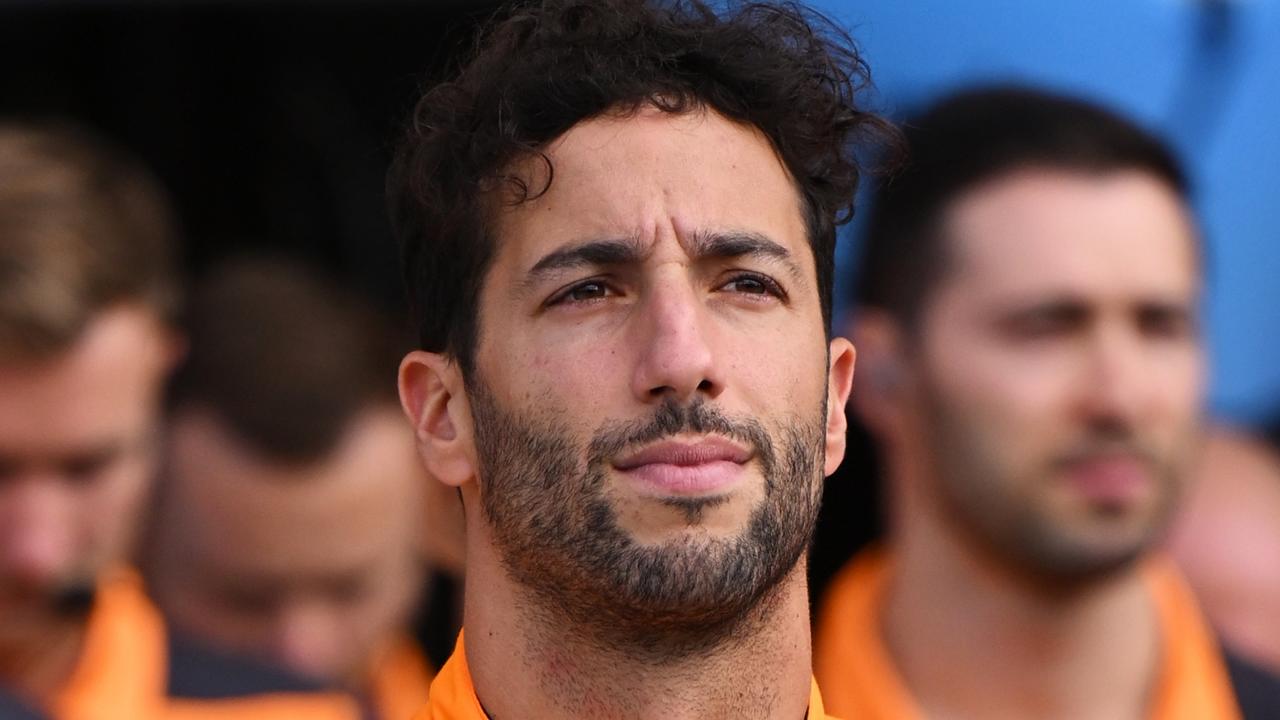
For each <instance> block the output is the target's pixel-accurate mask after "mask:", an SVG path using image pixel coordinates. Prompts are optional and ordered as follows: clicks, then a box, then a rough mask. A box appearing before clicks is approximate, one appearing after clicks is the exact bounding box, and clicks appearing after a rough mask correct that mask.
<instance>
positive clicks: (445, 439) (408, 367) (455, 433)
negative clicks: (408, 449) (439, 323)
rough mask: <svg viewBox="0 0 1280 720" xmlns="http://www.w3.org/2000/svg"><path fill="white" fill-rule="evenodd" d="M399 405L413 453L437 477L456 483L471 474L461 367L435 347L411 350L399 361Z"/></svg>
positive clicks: (471, 443) (472, 459)
mask: <svg viewBox="0 0 1280 720" xmlns="http://www.w3.org/2000/svg"><path fill="white" fill-rule="evenodd" d="M399 385H400V406H401V407H402V408H404V414H405V415H406V416H408V418H409V422H410V424H411V425H413V434H414V437H415V438H416V440H417V445H418V455H419V456H420V457H421V458H422V464H423V465H425V466H426V468H427V472H429V473H430V474H431V475H432V476H433V477H435V478H437V479H438V480H440V482H442V483H444V484H446V485H450V486H453V487H460V486H462V485H464V484H466V483H468V482H470V481H472V480H474V479H475V476H476V454H475V443H474V441H473V438H472V434H471V428H472V424H471V408H470V406H469V405H468V403H467V396H466V393H465V392H463V389H464V387H465V385H464V383H463V381H462V371H461V370H460V369H459V368H458V365H457V363H454V362H453V361H452V360H450V359H449V358H447V357H445V356H444V355H441V354H438V353H429V352H424V351H422V350H415V351H413V352H411V353H409V354H408V355H406V356H405V357H404V359H403V360H401V361H400V382H399Z"/></svg>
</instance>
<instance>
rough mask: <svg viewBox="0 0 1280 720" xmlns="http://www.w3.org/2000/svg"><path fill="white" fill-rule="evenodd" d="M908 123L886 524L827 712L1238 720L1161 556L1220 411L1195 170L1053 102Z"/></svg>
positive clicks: (849, 597)
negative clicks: (1213, 396)
mask: <svg viewBox="0 0 1280 720" xmlns="http://www.w3.org/2000/svg"><path fill="white" fill-rule="evenodd" d="M908 127H909V128H910V130H909V133H908V145H909V152H910V154H911V159H910V160H909V164H908V166H907V167H906V168H905V169H904V170H903V171H902V172H901V173H900V174H899V175H898V176H897V177H894V178H892V179H891V180H889V181H888V182H887V183H886V184H885V185H884V187H883V188H882V189H881V192H880V194H879V196H878V197H877V199H876V202H875V205H874V208H873V210H872V218H871V223H870V227H869V230H868V235H867V238H866V246H865V254H864V264H863V265H862V267H861V275H860V281H859V283H858V298H857V305H858V307H857V310H856V317H855V318H854V321H853V322H854V328H853V332H854V338H855V341H856V342H858V347H859V349H860V351H861V358H860V362H861V368H862V373H861V374H860V376H861V377H865V378H867V380H866V382H865V384H863V385H862V386H861V387H860V388H859V392H858V393H857V394H855V398H854V406H855V408H856V409H857V410H858V412H859V413H860V415H861V416H862V418H863V419H864V420H865V422H866V423H867V424H868V426H869V427H870V428H871V430H872V432H873V433H874V434H875V435H876V436H877V437H878V438H879V441H880V446H881V449H882V450H883V454H884V457H883V461H884V466H885V468H886V469H887V473H888V477H887V480H888V486H889V487H888V495H889V505H890V511H889V526H890V529H889V534H888V537H887V541H886V544H885V547H883V548H881V549H878V550H873V551H870V552H865V553H863V554H862V555H861V556H859V557H857V558H855V559H854V560H853V562H852V563H851V564H850V565H849V566H848V567H847V568H846V569H845V570H844V571H842V573H841V574H840V576H839V577H838V578H837V579H836V580H835V582H834V583H833V585H832V587H831V589H830V591H829V592H828V594H827V597H826V598H825V601H824V603H823V609H822V611H821V614H820V616H819V629H818V632H817V636H816V637H817V639H816V641H815V644H816V659H815V666H816V671H817V674H818V678H819V681H820V682H822V683H823V687H824V688H825V689H826V691H827V693H828V695H829V700H830V705H831V707H832V708H833V710H834V711H835V712H837V713H844V714H846V715H848V716H850V717H858V718H872V719H874V718H895V719H896V718H915V717H920V718H923V717H946V718H1031V717H1034V718H1139V717H1150V718H1159V719H1161V720H1165V719H1168V718H1199V719H1210V718H1235V717H1238V716H1239V712H1240V709H1239V707H1238V706H1237V705H1238V703H1237V698H1236V697H1235V694H1234V693H1233V688H1232V683H1231V678H1230V677H1229V676H1228V672H1227V668H1226V665H1225V663H1224V659H1223V656H1222V653H1221V651H1220V650H1219V648H1218V646H1217V643H1216V642H1215V640H1214V638H1213V636H1212V634H1211V633H1210V632H1209V630H1208V629H1207V628H1206V626H1205V623H1204V621H1203V619H1202V618H1201V616H1200V613H1199V611H1198V610H1197V608H1196V606H1195V603H1194V601H1193V600H1192V598H1191V596H1190V594H1189V592H1188V591H1187V589H1186V588H1185V587H1184V585H1183V583H1182V581H1181V580H1180V579H1179V577H1178V576H1177V574H1176V573H1175V572H1174V571H1173V570H1172V568H1171V566H1170V565H1169V564H1168V563H1167V562H1166V561H1165V560H1164V559H1162V558H1160V557H1157V556H1155V554H1154V553H1152V552H1151V549H1152V548H1153V546H1154V545H1155V544H1156V542H1157V541H1158V539H1159V537H1160V534H1161V531H1162V530H1163V529H1164V528H1165V526H1166V523H1167V522H1168V520H1169V518H1170V515H1171V513H1172V512H1173V511H1174V509H1175V508H1177V506H1178V502H1179V498H1180V496H1181V494H1182V491H1183V486H1184V485H1185V484H1186V478H1187V475H1188V472H1189V470H1190V469H1191V466H1192V463H1193V461H1194V459H1195V449H1196V446H1197V445H1198V433H1199V428H1200V422H1201V395H1202V387H1203V371H1204V357H1203V347H1202V341H1201V336H1200V330H1199V322H1198V305H1199V301H1200V293H1201V284H1202V282H1201V267H1200V259H1199V252H1200V250H1199V241H1198V239H1197V237H1196V231H1195V226H1194V222H1193V220H1192V218H1191V215H1190V211H1189V208H1188V204H1187V186H1186V181H1185V179H1184V177H1183V174H1182V172H1181V170H1180V169H1179V167H1178V165H1177V163H1176V161H1175V160H1174V158H1173V157H1172V155H1171V154H1170V153H1169V152H1168V151H1167V150H1166V149H1165V148H1164V147H1163V146H1162V145H1161V144H1160V143H1159V142H1158V141H1157V140H1155V139H1154V138H1152V137H1151V136H1149V135H1148V134H1146V133H1145V132H1143V131H1142V130H1140V129H1138V128H1137V127H1135V126H1133V125H1132V124H1130V123H1129V122H1127V121H1125V120H1123V119H1120V118H1118V117H1116V116H1114V115H1112V114H1110V113H1108V112H1106V111H1104V110H1101V109H1099V108H1096V107H1094V106H1091V105H1088V104H1086V103H1083V102H1079V101H1076V100H1071V99H1064V98H1058V97H1055V96H1051V95H1045V94H1040V93H1037V92H1034V91H1023V90H1016V89H1011V90H989V91H973V92H969V93H962V94H960V95H958V96H956V97H953V98H951V99H948V100H946V101H943V102H942V103H941V104H939V105H938V106H935V107H934V108H933V109H932V110H930V111H929V112H927V113H925V114H924V115H923V116H921V117H920V118H918V119H916V120H915V121H912V122H910V123H909V124H908ZM1273 697H1274V696H1273ZM1271 707H1272V711H1274V707H1275V706H1274V705H1273V706H1271Z"/></svg>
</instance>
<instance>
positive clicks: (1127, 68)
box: [814, 0, 1280, 423]
mask: <svg viewBox="0 0 1280 720" xmlns="http://www.w3.org/2000/svg"><path fill="white" fill-rule="evenodd" d="M814 2H815V4H816V5H817V6H818V7H820V8H822V9H823V10H824V11H826V12H827V13H829V14H830V15H831V16H832V17H834V18H835V19H837V20H839V21H841V22H842V24H844V25H846V26H847V27H850V28H852V29H853V32H854V35H855V37H856V38H857V40H858V42H859V43H860V45H861V46H862V49H863V50H864V52H865V54H866V57H867V59H868V61H869V63H870V65H871V69H872V75H873V77H874V79H875V82H876V86H877V88H878V91H879V98H878V102H879V103H880V106H881V109H882V110H883V111H885V112H887V113H889V114H891V115H893V116H895V117H901V116H902V115H903V114H904V113H909V112H911V111H913V110H914V109H916V108H918V107H920V106H921V105H922V104H924V103H927V102H929V101H930V100H932V99H934V98H936V97H937V96H938V95H939V94H940V93H945V92H948V91H950V90H953V89H956V88H958V87H960V86H963V85H966V84H970V83H973V82H983V81H1020V82H1027V83H1035V84H1040V85H1043V86H1046V87H1049V88H1055V89H1059V90H1064V91H1068V92H1072V93H1075V94H1079V95H1083V96H1086V97H1090V98H1093V99H1095V100H1097V101H1101V102H1103V103H1105V104H1107V105H1110V106H1111V107H1113V108H1116V109H1118V110H1121V111H1124V112H1127V113H1129V114H1130V115H1131V116H1133V117H1135V118H1136V119H1137V120H1139V121H1140V122H1142V123H1143V124H1145V125H1147V126H1148V127H1150V128H1151V129H1153V130H1155V131H1156V132H1157V133H1159V134H1161V135H1162V136H1164V137H1165V138H1166V139H1167V140H1169V141H1170V142H1171V143H1172V144H1173V145H1174V147H1175V148H1177V150H1178V151H1179V153H1180V154H1181V156H1182V158H1183V160H1184V162H1185V163H1186V165H1187V168H1188V171H1189V172H1190V173H1191V175H1192V178H1193V182H1194V185H1195V194H1196V205H1197V210H1198V212H1199V215H1200V219H1201V222H1202V223H1203V227H1204V231H1205V234H1206V236H1207V241H1208V252H1209V295H1208V300H1207V305H1206V308H1205V320H1206V323H1207V332H1208V337H1209V341H1210V347H1211V352H1212V360H1213V368H1212V380H1211V389H1210V400H1211V407H1212V410H1213V412H1214V413H1215V414H1216V415H1217V416H1219V417H1221V418H1224V419H1228V420H1234V421H1238V422H1242V423H1256V422H1260V421H1263V420H1266V419H1268V418H1269V417H1271V416H1273V415H1275V413H1277V412H1278V411H1280V0H1209V1H1203V0H1201V1H1195V0H1115V1H1114V2H1099V1H1097V0H1079V1H1077V0H1034V1H1029V0H982V1H981V2H978V1H974V0H965V1H964V2H956V1H955V0H814ZM857 234H858V226H857V223H856V222H855V224H854V225H853V226H851V228H850V229H849V230H848V232H847V235H848V237H847V238H846V239H845V240H843V241H842V247H841V250H840V257H839V260H840V262H841V267H843V268H844V269H845V272H844V273H843V275H844V277H845V278H847V277H848V275H849V272H848V271H849V269H851V267H852V264H853V259H854V256H855V255H856V253H855V252H854V248H855V244H856V238H857ZM848 292H849V288H848V287H847V285H846V286H844V287H842V288H841V295H840V297H841V298H844V297H847V296H848Z"/></svg>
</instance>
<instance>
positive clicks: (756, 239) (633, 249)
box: [525, 230, 804, 285]
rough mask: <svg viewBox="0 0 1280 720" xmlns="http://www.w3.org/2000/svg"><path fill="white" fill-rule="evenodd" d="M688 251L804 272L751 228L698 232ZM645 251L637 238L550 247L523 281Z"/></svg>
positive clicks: (629, 260) (799, 275) (630, 258)
mask: <svg viewBox="0 0 1280 720" xmlns="http://www.w3.org/2000/svg"><path fill="white" fill-rule="evenodd" d="M690 252H691V254H692V255H693V258H694V260H706V259H712V258H736V257H748V256H750V257H757V258H764V259H769V260H773V261H775V262H780V263H781V264H782V265H783V267H785V268H786V270H787V272H788V273H789V274H790V275H791V276H792V277H793V278H794V279H795V280H797V281H803V279H804V273H803V272H801V270H800V266H799V265H797V264H796V262H795V259H794V258H793V257H792V256H791V252H790V251H789V250H787V249H786V248H785V247H783V246H782V245H781V244H780V243H778V242H775V241H774V240H771V239H770V238H768V237H766V236H765V235H761V234H760V233H755V232H750V231H737V230H734V231H726V232H701V233H697V234H696V235H694V236H693V239H692V247H691V248H690ZM645 254H646V250H645V248H642V247H641V244H640V241H639V240H638V239H636V238H626V239H621V238H614V239H604V240H591V241H588V242H584V243H578V244H573V245H570V246H568V247H563V248H559V249H557V250H553V251H551V252H550V253H548V254H546V255H545V256H543V257H542V259H540V260H538V262H537V263H535V264H534V266H533V267H532V268H530V269H529V273H528V276H527V277H526V279H525V284H526V285H531V284H533V283H535V282H536V281H537V280H538V279H539V278H540V277H542V276H545V275H548V274H550V273H553V272H555V271H558V270H566V269H572V268H582V267H602V266H609V265H627V264H633V263H638V262H640V261H641V260H642V259H643V258H644V255H645Z"/></svg>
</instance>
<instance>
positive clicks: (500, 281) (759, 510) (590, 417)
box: [467, 110, 852, 645]
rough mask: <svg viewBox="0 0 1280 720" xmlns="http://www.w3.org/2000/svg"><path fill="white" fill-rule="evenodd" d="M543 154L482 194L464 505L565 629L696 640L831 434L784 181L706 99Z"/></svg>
mask: <svg viewBox="0 0 1280 720" xmlns="http://www.w3.org/2000/svg"><path fill="white" fill-rule="evenodd" d="M547 152H548V154H549V155H550V157H551V159H552V161H553V162H554V164H555V182H554V183H553V184H552V185H551V187H550V190H549V191H548V192H547V193H546V194H545V195H543V196H542V197H540V198H538V199H536V200H533V201H531V202H527V203H525V204H521V205H519V206H516V207H513V208H511V207H509V208H506V209H504V210H503V211H502V212H501V214H500V216H499V219H498V223H497V228H496V233H495V235H496V237H498V238H500V241H499V244H498V249H497V253H496V257H495V259H494V262H493V265H492V267H491V269H490V270H489V272H488V274H487V276H486V277H485V282H484V287H483V291H482V297H481V305H480V340H479V343H478V348H477V353H476V363H475V373H474V377H471V378H468V380H469V382H468V384H467V391H468V400H469V402H470V410H471V413H472V416H473V419H474V437H475V443H476V448H475V451H476V452H477V453H478V464H479V468H480V471H479V492H480V499H481V508H482V511H483V521H484V523H485V524H486V525H487V526H488V530H487V532H488V533H489V534H490V535H491V536H492V538H493V542H494V544H495V546H496V548H497V550H498V553H499V555H500V556H501V558H502V561H503V563H504V564H505V568H506V570H507V571H508V573H509V574H510V575H511V576H512V577H514V578H515V579H516V580H517V581H518V582H520V583H521V584H522V585H524V586H525V587H527V588H529V589H531V590H533V591H534V593H535V594H536V596H537V597H538V598H539V599H541V600H542V601H543V602H544V604H545V605H546V606H547V607H553V608H554V609H555V611H556V612H557V613H568V614H569V615H570V616H571V618H572V619H573V620H574V621H575V623H576V624H577V625H578V626H580V627H590V628H593V629H595V630H597V631H600V632H602V633H605V634H608V635H609V636H611V637H613V638H615V639H618V638H622V639H623V640H624V641H625V640H626V639H631V640H634V639H637V638H640V639H644V641H645V642H649V643H652V644H653V645H660V644H661V643H662V641H663V639H664V638H675V639H679V640H680V641H682V642H689V643H696V642H698V638H700V637H701V636H702V634H704V633H707V632H710V631H712V630H713V629H714V628H717V627H720V626H722V625H723V624H725V623H726V622H728V621H731V620H733V619H735V618H738V617H740V616H742V615H743V613H745V612H746V610H747V609H749V608H751V607H752V606H754V605H755V604H756V603H758V602H759V601H760V599H761V598H762V597H763V596H764V595H765V594H766V593H767V592H768V590H769V589H771V588H772V587H774V586H775V585H776V584H777V583H778V582H779V581H780V579H781V578H782V577H784V576H785V575H787V574H788V573H789V572H790V571H791V570H792V569H793V568H794V567H795V566H796V563H797V561H798V560H799V558H800V556H801V554H802V553H803V550H804V548H805V547H806V546H807V544H808V541H809V536H810V532H811V529H812V525H813V522H814V516H815V513H816V511H817V504H818V497H819V493H820V483H821V479H822V477H823V474H824V469H826V470H828V471H829V470H832V469H834V467H835V465H836V464H838V463H839V460H840V456H841V452H842V451H843V445H842V444H838V445H833V446H828V444H827V437H826V429H827V425H828V417H827V415H826V408H827V407H828V367H829V366H828V344H827V341H826V335H825V332H824V327H823V321H822V313H821V308H820V305H819V299H818V290H817V284H816V278H815V265H814V258H813V255H812V251H811V250H810V247H809V243H808V239H807V236H806V232H805V227H804V224H803V221H802V215H801V209H800V204H799V200H798V194H797V192H796V190H795V188H794V186H793V184H792V182H791V180H790V178H789V176H788V174H787V173H786V172H785V170H784V167H783V166H782V164H781V163H780V161H779V160H778V157H777V156H776V155H775V153H774V152H773V150H772V148H771V146H770V145H769V143H768V142H767V140H766V139H765V138H764V137H763V136H762V135H760V134H759V133H758V132H756V131H754V130H752V129H749V128H745V127H742V126H739V125H735V124H733V123H730V122H729V121H727V120H725V119H724V118H723V117H721V116H719V115H717V114H715V113H714V112H710V111H708V112H706V113H695V114H690V115H681V116H671V115H667V114H662V113H658V112H656V111H653V110H645V111H641V112H640V113H638V114H637V115H635V116H633V117H629V118H611V117H604V118H599V119H595V120H590V121H586V122H583V123H581V124H579V125H577V126H575V127H574V128H573V129H572V130H570V131H569V132H568V133H566V134H565V135H564V136H563V137H561V138H560V139H559V140H557V141H555V142H554V143H552V145H551V146H550V148H549V149H548V151H547ZM531 167H532V166H531ZM535 184H536V183H535ZM833 347H834V348H836V351H834V352H833V353H832V355H833V357H835V358H839V359H840V364H841V368H843V370H838V371H836V372H837V373H839V372H845V373H846V375H847V374H848V373H851V372H852V349H851V348H850V347H849V345H848V344H847V342H845V341H842V340H841V341H837V342H836V343H834V344H833ZM841 384H842V383H841V382H840V381H839V380H838V379H837V381H836V382H834V383H833V386H836V387H838V386H840V385H841ZM843 384H844V386H845V389H846V391H847V382H845V383H843ZM834 392H837V393H840V392H841V391H838V390H837V391H834ZM843 401H844V396H843V394H839V396H838V397H834V399H832V400H831V406H832V407H834V408H837V414H839V412H838V408H840V407H841V406H842V404H843ZM840 430H841V432H840V433H834V434H833V436H834V435H838V436H839V437H840V439H841V443H842V437H843V434H842V431H843V426H841V428H840ZM828 453H829V455H828ZM824 461H825V467H824Z"/></svg>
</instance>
